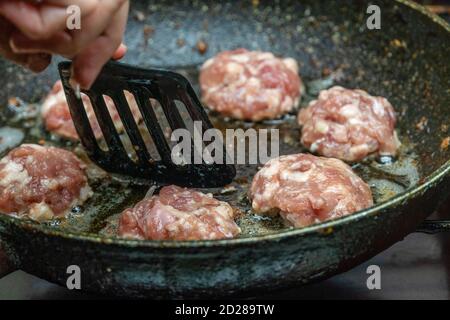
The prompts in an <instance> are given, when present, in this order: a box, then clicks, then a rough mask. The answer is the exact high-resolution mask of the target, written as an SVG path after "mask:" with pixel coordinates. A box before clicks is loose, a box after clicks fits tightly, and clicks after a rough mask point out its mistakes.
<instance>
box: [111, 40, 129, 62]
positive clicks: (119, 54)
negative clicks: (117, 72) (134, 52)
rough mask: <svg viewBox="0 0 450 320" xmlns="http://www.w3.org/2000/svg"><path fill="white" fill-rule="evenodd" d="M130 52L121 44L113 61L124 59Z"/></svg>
mask: <svg viewBox="0 0 450 320" xmlns="http://www.w3.org/2000/svg"><path fill="white" fill-rule="evenodd" d="M127 51H128V47H127V46H126V45H124V44H123V43H121V44H120V46H119V47H118V48H117V50H116V52H114V54H113V56H112V59H113V60H120V59H122V58H123V57H124V56H125V55H126V54H127Z"/></svg>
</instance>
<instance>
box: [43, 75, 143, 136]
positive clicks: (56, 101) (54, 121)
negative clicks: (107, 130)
mask: <svg viewBox="0 0 450 320" xmlns="http://www.w3.org/2000/svg"><path fill="white" fill-rule="evenodd" d="M81 96H82V99H83V103H84V105H85V108H86V110H87V115H88V118H89V121H90V123H91V126H92V129H93V131H94V134H95V136H96V137H97V139H99V138H100V137H101V136H102V131H101V129H100V126H99V124H98V122H97V119H96V117H95V113H94V109H93V108H92V104H91V101H90V100H89V98H88V96H86V95H85V94H82V95H81ZM125 97H126V98H127V101H128V104H129V105H130V108H131V111H132V113H133V115H134V117H135V119H137V120H138V121H140V120H141V114H140V112H139V107H138V106H137V103H136V100H135V99H134V96H133V95H132V94H131V93H129V92H127V91H125ZM105 103H106V106H107V107H108V110H109V113H110V115H111V118H112V120H113V121H114V124H115V125H116V128H117V130H118V131H119V132H121V131H123V125H122V121H121V120H120V116H119V113H118V112H117V110H116V108H115V106H114V102H113V101H112V100H111V98H109V97H105ZM41 114H42V118H43V119H44V124H45V127H46V129H47V130H48V131H50V132H53V133H55V134H57V135H59V136H62V137H64V138H67V139H71V140H78V134H77V131H76V130H75V126H74V124H73V121H72V116H71V115H70V110H69V105H68V104H67V101H66V96H65V94H64V89H63V86H62V83H61V81H57V82H56V83H55V85H54V86H53V89H52V91H51V92H50V93H49V94H48V96H47V98H46V99H45V101H44V103H43V105H42V110H41Z"/></svg>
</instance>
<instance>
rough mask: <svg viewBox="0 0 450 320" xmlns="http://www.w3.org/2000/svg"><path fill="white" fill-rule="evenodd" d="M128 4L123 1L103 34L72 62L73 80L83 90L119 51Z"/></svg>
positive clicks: (89, 85) (88, 86)
mask: <svg viewBox="0 0 450 320" xmlns="http://www.w3.org/2000/svg"><path fill="white" fill-rule="evenodd" d="M128 8H129V3H128V1H125V2H124V3H123V4H122V7H121V8H120V9H119V11H118V12H117V14H116V15H115V16H114V18H113V19H112V20H111V21H110V24H109V26H108V27H107V28H106V30H105V32H104V34H102V35H101V36H100V37H99V38H98V39H96V40H95V41H94V42H93V43H92V44H91V45H89V46H88V47H87V48H86V49H84V50H83V51H82V52H80V53H79V54H78V55H77V56H76V57H75V59H74V61H73V69H74V75H73V77H74V79H75V81H77V82H78V83H79V84H80V86H81V87H82V88H84V89H88V88H90V87H91V85H92V83H93V82H94V81H95V79H96V78H97V76H98V74H99V73H100V71H101V69H102V68H103V65H104V64H105V63H106V62H108V60H109V59H110V58H111V57H113V56H114V53H116V52H117V51H119V50H123V49H120V45H121V41H122V37H123V33H124V31H125V27H126V22H127V16H128Z"/></svg>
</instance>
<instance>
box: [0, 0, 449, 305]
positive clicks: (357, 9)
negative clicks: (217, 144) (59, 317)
mask: <svg viewBox="0 0 450 320" xmlns="http://www.w3.org/2000/svg"><path fill="white" fill-rule="evenodd" d="M371 3H372V2H371ZM373 4H377V5H378V6H379V7H380V8H381V22H382V24H381V29H380V30H369V29H367V26H366V20H367V17H368V14H366V10H367V7H368V5H369V3H368V2H366V1H301V2H298V1H279V2H273V1H270V2H269V1H267V2H266V1H217V2H216V1H209V2H201V1H198V2H197V1H158V2H155V1H149V2H147V1H139V2H137V1H136V2H133V5H132V9H131V13H130V21H129V25H128V30H127V35H126V43H127V45H128V47H129V53H128V55H127V57H126V59H125V62H128V63H131V64H136V65H140V66H144V67H145V66H152V67H164V68H170V69H175V70H177V71H179V72H182V73H184V74H185V75H186V76H188V78H190V80H191V81H192V83H193V84H194V85H196V84H197V75H198V67H199V66H200V65H201V63H202V62H203V61H205V60H206V59H207V58H208V57H210V56H212V55H214V54H216V53H217V52H219V51H222V50H227V49H234V48H238V47H246V48H248V49H259V50H267V51H272V52H274V53H275V54H277V55H280V56H291V57H294V58H295V59H297V61H299V63H300V70H301V71H300V73H301V76H302V78H303V80H304V82H305V90H306V94H305V96H304V98H303V101H302V105H304V104H306V103H307V102H308V100H310V99H312V98H314V97H315V96H316V95H317V93H318V91H319V90H320V89H324V88H327V87H329V86H331V85H334V84H339V85H342V86H346V87H350V88H362V89H365V90H367V91H369V92H370V93H372V94H375V95H381V96H385V97H387V98H388V99H389V100H390V101H391V103H392V104H393V105H394V107H395V108H396V110H397V111H398V117H399V124H398V129H399V134H400V138H401V140H402V143H403V145H404V146H403V147H402V150H401V155H400V157H399V159H398V160H397V161H396V162H394V164H390V165H383V164H380V163H378V162H377V161H376V160H373V159H372V160H368V161H366V162H364V163H362V164H355V165H354V169H355V170H356V171H357V172H358V173H359V174H360V175H361V176H362V177H363V178H364V179H365V180H366V181H368V182H369V183H370V184H371V186H372V187H373V190H374V191H375V196H376V201H377V205H376V206H375V207H373V208H370V209H369V210H366V211H364V212H360V213H357V214H354V215H351V216H348V217H345V218H342V219H338V220H335V221H330V222H327V223H323V224H319V225H314V226H312V227H309V228H303V229H288V228H286V227H284V226H283V225H282V224H281V223H280V222H279V221H277V220H276V219H273V220H269V221H266V220H261V219H259V218H258V217H257V216H255V215H254V214H252V212H251V211H248V210H249V207H248V201H247V200H246V199H245V193H246V187H247V185H248V182H250V181H251V177H252V176H253V174H254V172H255V171H256V169H257V168H256V167H255V166H253V167H251V166H241V167H238V177H237V179H236V181H235V183H234V184H233V186H234V187H235V190H233V189H232V191H231V192H224V190H219V189H217V190H212V191H213V192H214V193H215V195H216V196H218V197H220V198H222V199H225V200H227V201H230V202H231V203H232V204H233V205H235V206H236V207H238V208H239V209H241V211H242V215H241V217H240V219H239V223H240V224H241V227H242V228H243V231H244V234H243V236H242V237H241V238H238V239H233V240H220V241H198V242H175V241H174V242H171V241H131V240H122V239H117V238H114V237H113V236H112V235H113V234H114V227H115V224H114V223H115V221H116V220H115V219H116V216H117V213H119V212H120V210H121V209H122V208H123V207H125V206H127V205H130V204H131V203H133V202H134V201H136V200H137V199H139V198H140V197H142V195H143V194H144V193H145V187H144V186H135V185H133V184H130V185H128V186H127V187H124V186H123V183H122V182H117V181H116V180H114V179H106V180H107V182H105V179H104V178H101V179H98V180H95V179H94V180H95V181H94V184H95V186H96V191H98V192H96V196H95V197H94V199H93V200H91V202H90V204H88V205H87V207H86V208H81V212H79V213H74V215H73V217H72V218H71V219H68V220H67V221H54V222H52V223H51V224H41V225H39V224H36V223H32V222H28V221H19V220H17V219H14V218H11V217H8V216H4V215H1V216H0V239H1V246H2V247H3V251H4V252H5V253H6V256H7V257H8V261H9V264H10V265H13V266H14V267H15V268H21V269H23V270H25V271H27V272H30V273H32V274H35V275H37V276H40V277H43V278H46V279H48V280H50V281H54V282H58V283H62V284H65V282H66V278H67V273H66V270H67V267H68V266H69V265H73V264H75V265H78V266H80V268H81V270H82V271H83V277H82V287H83V288H84V289H86V290H91V291H97V292H102V293H106V294H112V295H122V296H133V297H148V296H166V297H167V296H170V297H174V296H189V297H194V296H212V295H227V294H231V293H241V292H242V293H245V294H249V293H250V292H254V291H256V290H258V289H261V288H264V289H267V288H271V289H275V288H280V287H286V286H294V285H298V284H301V283H306V282H310V281H313V280H317V279H321V278H324V277H328V276H330V275H333V274H335V273H338V272H342V271H345V270H347V269H349V268H351V267H352V266H354V265H355V264H357V263H359V262H361V261H363V260H364V259H367V258H369V257H371V256H373V255H374V254H376V253H378V252H379V251H381V250H383V249H385V248H387V247H388V246H390V245H392V244H393V243H394V242H396V241H398V240H400V239H401V238H402V237H404V236H405V235H406V234H408V233H409V232H411V231H412V230H413V229H414V228H415V227H416V226H417V225H418V224H419V223H420V221H422V220H423V219H424V218H425V217H426V216H427V215H428V214H430V213H431V212H433V211H434V209H435V208H436V207H437V205H438V203H439V200H440V199H443V198H444V197H445V195H447V194H449V193H450V186H449V178H448V176H449V175H448V173H449V172H450V162H449V159H450V150H449V149H448V148H446V147H445V143H444V142H445V141H446V140H445V139H446V138H447V137H448V136H449V135H450V131H449V125H450V112H449V111H450V110H449V102H450V92H449V87H450V86H449V74H450V70H449V65H448V61H449V57H450V47H449V43H450V36H449V34H450V33H449V27H448V25H445V23H443V22H442V21H440V20H439V19H438V18H436V17H434V16H430V15H428V14H427V13H425V12H424V11H423V10H422V9H421V8H418V7H417V6H416V5H413V4H411V3H409V2H404V1H375V2H373ZM138 12H139V13H138ZM141 13H143V15H144V17H145V19H144V21H141V20H142V19H141V16H142V14H141ZM136 17H138V18H136ZM198 41H203V42H204V43H206V44H207V46H208V50H207V51H206V53H204V54H202V53H201V52H199V50H198V49H197V47H196V45H197V42H198ZM0 66H1V67H0V70H2V72H3V77H2V78H1V79H0V85H1V86H2V88H3V90H2V92H0V98H1V101H0V103H1V105H2V107H5V110H4V112H3V120H2V123H0V126H6V125H7V126H17V127H21V128H23V127H24V126H27V125H28V126H29V129H26V130H25V131H26V133H27V135H26V137H27V138H26V139H27V141H37V140H38V139H42V137H45V138H46V139H47V141H48V143H50V144H56V145H59V146H63V147H67V148H70V149H72V148H74V147H75V148H76V146H74V145H72V144H68V143H66V142H63V141H58V140H55V139H53V138H52V137H50V136H49V135H48V134H47V133H45V132H44V131H43V130H42V128H41V126H40V124H39V123H38V122H36V121H35V120H34V118H33V117H31V119H24V118H23V117H22V118H20V119H17V116H16V115H17V112H12V111H11V110H10V109H11V108H9V107H7V105H8V99H9V98H10V97H15V96H18V97H20V98H22V99H23V100H24V101H26V102H39V101H40V100H41V99H42V97H43V96H44V95H45V93H46V92H47V91H48V90H49V88H50V87H51V85H52V84H53V82H54V81H55V80H56V78H57V72H56V69H55V65H53V66H52V67H51V68H50V69H49V70H48V71H47V72H46V73H45V74H42V75H38V76H35V75H30V74H29V73H27V72H24V71H23V70H21V69H19V68H17V67H15V66H12V65H10V64H9V63H6V62H4V61H0ZM30 84H32V85H30ZM23 107H25V108H28V107H29V105H27V104H25V105H24V106H23ZM31 107H32V106H31ZM19 113H20V112H19ZM13 116H14V117H13ZM14 119H15V120H14ZM211 119H212V120H213V122H214V123H215V125H216V126H217V127H220V128H224V127H230V128H235V127H243V128H246V127H251V126H253V127H255V128H263V127H264V128H265V127H273V128H279V129H280V133H281V135H280V136H281V152H282V153H295V152H300V151H304V150H303V149H302V147H301V145H300V144H299V142H298V141H299V130H298V127H297V126H296V124H295V115H290V116H287V117H285V118H283V119H282V120H281V121H273V122H266V123H261V124H257V125H252V124H249V123H242V122H237V121H231V122H224V121H223V120H222V119H221V118H220V117H219V116H217V115H214V114H211ZM0 269H1V268H0Z"/></svg>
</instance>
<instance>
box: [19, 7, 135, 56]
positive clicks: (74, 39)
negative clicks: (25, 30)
mask: <svg viewBox="0 0 450 320" xmlns="http://www.w3.org/2000/svg"><path fill="white" fill-rule="evenodd" d="M126 2H127V1H125V0H118V1H110V0H108V1H106V2H103V3H102V5H100V6H98V7H97V8H96V9H95V10H94V11H93V12H92V14H91V15H89V16H87V17H86V18H84V19H83V20H82V25H81V30H72V31H70V32H65V35H61V33H58V34H56V35H54V36H52V37H50V38H48V39H45V40H43V41H36V40H33V39H30V38H29V37H28V36H27V35H26V34H25V35H23V34H22V35H20V34H17V33H15V34H13V39H12V43H13V48H14V50H15V51H16V52H21V53H23V52H27V53H32V52H49V53H54V54H59V55H62V56H65V57H68V58H70V57H73V56H75V55H76V54H77V53H79V52H80V51H81V50H83V49H84V48H85V47H86V46H88V45H89V44H90V43H91V42H92V41H94V40H95V39H96V38H98V37H99V36H100V35H101V34H102V33H103V31H104V30H105V29H106V28H107V27H108V25H109V24H110V22H111V17H114V16H115V15H116V12H117V11H118V10H119V9H120V8H121V6H119V4H122V6H123V3H126Z"/></svg>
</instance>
